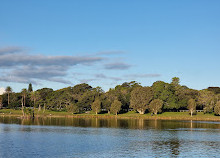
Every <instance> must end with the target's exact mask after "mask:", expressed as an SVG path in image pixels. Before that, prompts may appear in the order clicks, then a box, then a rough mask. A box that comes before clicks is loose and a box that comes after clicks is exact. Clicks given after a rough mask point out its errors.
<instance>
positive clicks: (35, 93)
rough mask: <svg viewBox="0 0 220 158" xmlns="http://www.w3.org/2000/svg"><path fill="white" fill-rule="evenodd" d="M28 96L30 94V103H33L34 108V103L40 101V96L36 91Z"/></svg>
mask: <svg viewBox="0 0 220 158" xmlns="http://www.w3.org/2000/svg"><path fill="white" fill-rule="evenodd" d="M30 94H31V101H33V102H34V107H35V105H36V102H37V101H38V100H39V99H40V94H39V92H38V91H32V92H31V93H30Z"/></svg>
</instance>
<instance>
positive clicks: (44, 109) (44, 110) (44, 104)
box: [43, 103, 46, 113]
mask: <svg viewBox="0 0 220 158" xmlns="http://www.w3.org/2000/svg"><path fill="white" fill-rule="evenodd" d="M45 109H46V108H45V103H44V110H43V113H44V112H45Z"/></svg>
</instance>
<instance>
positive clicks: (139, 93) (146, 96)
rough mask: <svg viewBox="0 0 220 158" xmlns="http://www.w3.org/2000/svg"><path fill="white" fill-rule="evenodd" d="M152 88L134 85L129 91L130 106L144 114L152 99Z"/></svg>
mask: <svg viewBox="0 0 220 158" xmlns="http://www.w3.org/2000/svg"><path fill="white" fill-rule="evenodd" d="M153 95H154V94H153V90H152V88H151V87H136V88H134V89H133V91H132V92H131V101H130V102H131V108H133V109H134V110H136V111H138V112H139V113H140V114H144V113H145V111H146V109H147V108H148V105H149V103H150V102H151V100H152V99H153Z"/></svg>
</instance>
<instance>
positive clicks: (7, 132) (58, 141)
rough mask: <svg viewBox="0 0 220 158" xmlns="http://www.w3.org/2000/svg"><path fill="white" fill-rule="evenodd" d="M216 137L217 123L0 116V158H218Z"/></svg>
mask: <svg viewBox="0 0 220 158" xmlns="http://www.w3.org/2000/svg"><path fill="white" fill-rule="evenodd" d="M33 125H34V126H33ZM75 127H77V128H75ZM85 127H86V128H85ZM87 127H92V128H87ZM219 138H220V123H219V122H202V121H165V120H144V119H117V118H112V119H99V118H53V117H48V118H35V119H20V118H16V117H0V157H16V158H17V157H218V155H219V154H220V148H219V146H220V139H219ZM5 148H6V149H7V150H2V149H5ZM11 153H14V155H11Z"/></svg>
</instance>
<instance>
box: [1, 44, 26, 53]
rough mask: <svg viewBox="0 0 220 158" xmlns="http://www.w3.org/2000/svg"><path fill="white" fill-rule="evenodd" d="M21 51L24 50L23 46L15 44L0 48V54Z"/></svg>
mask: <svg viewBox="0 0 220 158" xmlns="http://www.w3.org/2000/svg"><path fill="white" fill-rule="evenodd" d="M23 51H24V48H21V47H16V46H11V47H5V48H0V55H3V54H13V53H18V52H23Z"/></svg>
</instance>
